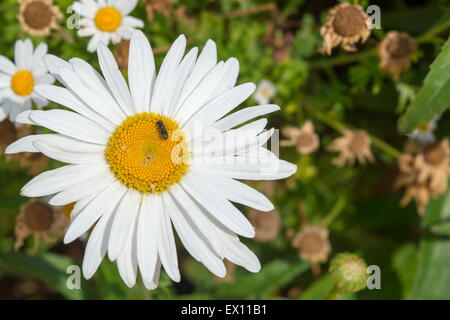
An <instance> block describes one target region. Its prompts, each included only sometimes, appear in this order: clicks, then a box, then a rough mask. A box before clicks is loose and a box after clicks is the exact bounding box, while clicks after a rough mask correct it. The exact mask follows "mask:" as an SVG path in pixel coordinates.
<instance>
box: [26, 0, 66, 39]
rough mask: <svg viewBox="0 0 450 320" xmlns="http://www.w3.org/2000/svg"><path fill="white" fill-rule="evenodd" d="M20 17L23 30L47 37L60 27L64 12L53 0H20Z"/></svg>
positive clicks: (33, 34)
mask: <svg viewBox="0 0 450 320" xmlns="http://www.w3.org/2000/svg"><path fill="white" fill-rule="evenodd" d="M19 2H20V12H19V15H18V16H17V18H18V19H19V22H20V26H21V28H22V30H23V31H24V32H26V33H28V34H30V35H32V36H39V37H46V36H48V35H49V34H50V32H51V30H52V29H59V23H60V21H61V20H62V19H63V17H64V16H63V14H62V13H61V10H60V9H59V7H58V6H57V5H54V4H53V0H19Z"/></svg>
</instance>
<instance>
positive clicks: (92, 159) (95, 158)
mask: <svg viewBox="0 0 450 320" xmlns="http://www.w3.org/2000/svg"><path fill="white" fill-rule="evenodd" d="M34 145H35V147H36V149H38V150H39V151H40V152H42V153H43V154H45V155H46V156H47V157H49V158H51V159H55V160H57V161H61V162H65V163H72V164H91V163H99V162H102V161H104V160H105V156H104V155H103V154H102V153H79V152H71V151H66V150H62V149H61V148H57V147H54V146H52V145H51V144H47V143H45V141H39V140H37V141H35V142H34Z"/></svg>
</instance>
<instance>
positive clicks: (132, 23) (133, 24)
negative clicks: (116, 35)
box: [122, 16, 144, 28]
mask: <svg viewBox="0 0 450 320" xmlns="http://www.w3.org/2000/svg"><path fill="white" fill-rule="evenodd" d="M122 24H123V25H125V26H127V27H130V28H143V27H144V21H142V20H141V19H137V18H135V17H131V16H128V17H123V19H122Z"/></svg>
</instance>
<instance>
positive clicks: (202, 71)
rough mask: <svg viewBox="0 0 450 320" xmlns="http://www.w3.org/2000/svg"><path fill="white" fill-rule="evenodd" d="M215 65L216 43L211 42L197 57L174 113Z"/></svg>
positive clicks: (208, 42)
mask: <svg viewBox="0 0 450 320" xmlns="http://www.w3.org/2000/svg"><path fill="white" fill-rule="evenodd" d="M216 63H217V48H216V43H215V42H214V41H212V40H208V41H207V42H206V45H205V47H204V48H203V50H202V52H201V54H200V55H199V57H198V59H197V62H196V63H195V66H194V69H193V70H192V73H191V74H190V75H189V78H188V79H187V81H186V85H185V86H184V88H183V91H182V93H181V95H180V99H179V100H178V103H177V106H176V111H178V108H179V107H180V106H181V104H182V103H183V102H184V101H185V100H186V98H187V97H188V96H189V95H190V94H191V93H192V90H194V89H195V88H196V87H197V86H198V84H199V83H200V82H201V81H202V79H203V77H204V76H205V75H206V74H207V73H208V72H209V71H211V69H212V68H213V67H214V66H215V65H216Z"/></svg>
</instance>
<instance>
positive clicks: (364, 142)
mask: <svg viewBox="0 0 450 320" xmlns="http://www.w3.org/2000/svg"><path fill="white" fill-rule="evenodd" d="M370 147H371V142H370V137H369V135H368V134H367V132H366V131H365V130H354V131H351V130H346V131H345V132H344V135H343V136H342V137H339V138H337V139H335V140H333V141H332V142H331V143H330V144H329V145H328V147H327V150H328V151H331V152H339V156H338V157H336V158H335V159H333V164H335V165H337V166H343V165H345V164H346V163H348V164H349V165H353V164H354V163H355V161H356V160H358V161H359V162H360V163H361V164H365V163H366V161H369V162H374V161H375V158H374V156H373V154H372V151H371V150H370Z"/></svg>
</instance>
